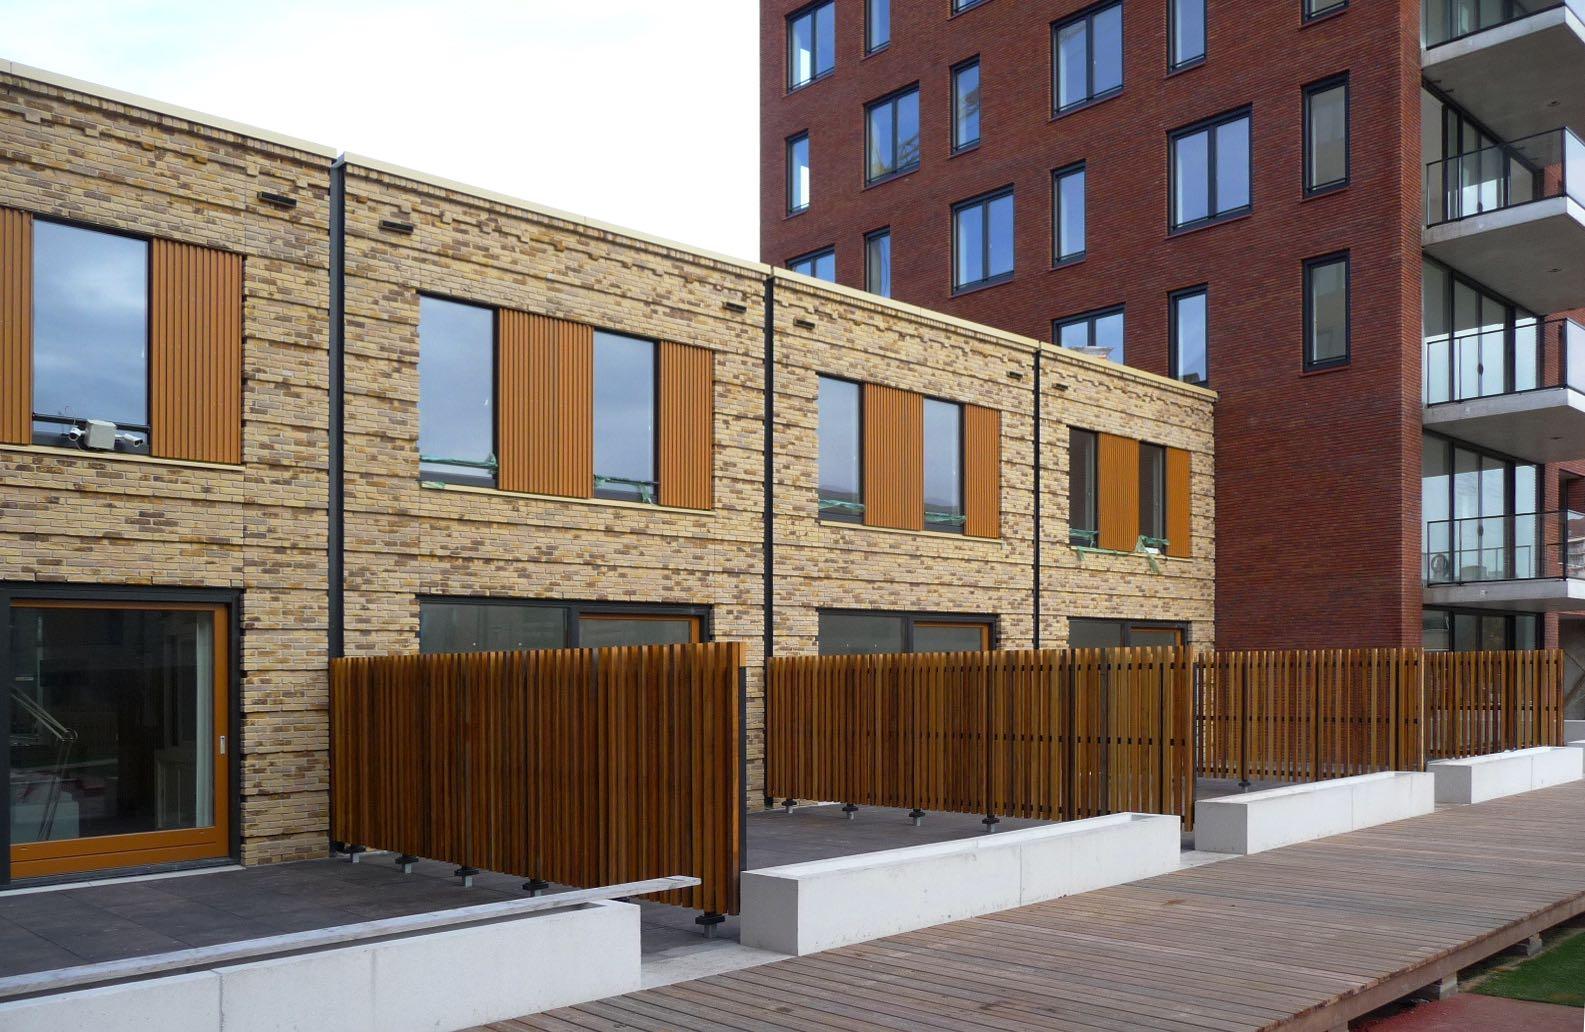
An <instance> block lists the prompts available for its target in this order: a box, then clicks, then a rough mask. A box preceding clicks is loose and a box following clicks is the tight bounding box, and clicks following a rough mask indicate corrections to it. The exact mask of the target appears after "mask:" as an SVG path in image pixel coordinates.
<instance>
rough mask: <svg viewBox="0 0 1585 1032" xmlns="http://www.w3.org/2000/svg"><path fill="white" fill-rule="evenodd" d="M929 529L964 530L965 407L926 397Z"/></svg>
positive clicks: (926, 517)
mask: <svg viewBox="0 0 1585 1032" xmlns="http://www.w3.org/2000/svg"><path fill="white" fill-rule="evenodd" d="M924 407H925V414H924V422H925V529H927V530H944V531H947V532H949V533H955V534H961V533H963V408H962V406H960V405H954V404H953V403H952V402H949V401H937V400H936V399H934V398H926V399H925V406H924Z"/></svg>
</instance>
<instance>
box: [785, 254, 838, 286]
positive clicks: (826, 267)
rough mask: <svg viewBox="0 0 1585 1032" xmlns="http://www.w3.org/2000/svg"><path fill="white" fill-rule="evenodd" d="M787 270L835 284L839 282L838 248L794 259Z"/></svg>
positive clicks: (788, 264)
mask: <svg viewBox="0 0 1585 1032" xmlns="http://www.w3.org/2000/svg"><path fill="white" fill-rule="evenodd" d="M787 268H789V269H791V270H792V271H793V272H801V273H803V274H804V275H805V276H813V277H814V278H815V279H822V280H825V281H826V282H827V283H835V282H836V281H837V252H836V248H834V247H827V248H825V249H824V250H821V251H815V252H813V253H811V254H806V255H804V256H803V257H801V258H794V259H793V260H792V261H790V262H788V263H787Z"/></svg>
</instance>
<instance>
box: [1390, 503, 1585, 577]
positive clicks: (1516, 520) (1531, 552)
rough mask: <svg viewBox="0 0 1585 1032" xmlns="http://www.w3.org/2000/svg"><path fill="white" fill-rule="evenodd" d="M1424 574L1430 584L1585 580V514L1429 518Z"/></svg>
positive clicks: (1564, 511)
mask: <svg viewBox="0 0 1585 1032" xmlns="http://www.w3.org/2000/svg"><path fill="white" fill-rule="evenodd" d="M1421 575H1422V577H1423V579H1424V581H1425V583H1426V584H1468V583H1473V582H1480V581H1515V580H1557V579H1563V578H1568V579H1579V578H1585V514H1581V513H1577V512H1572V511H1569V510H1562V511H1558V512H1530V513H1519V514H1508V515H1503V516H1475V517H1470V518H1468V519H1457V520H1429V521H1427V522H1426V524H1425V552H1424V556H1423V562H1422V570H1421Z"/></svg>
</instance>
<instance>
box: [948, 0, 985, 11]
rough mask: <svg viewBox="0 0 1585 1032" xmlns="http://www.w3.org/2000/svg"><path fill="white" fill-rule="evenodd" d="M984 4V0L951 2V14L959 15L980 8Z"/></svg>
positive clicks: (955, 0) (953, 0) (957, 0)
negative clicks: (972, 8)
mask: <svg viewBox="0 0 1585 1032" xmlns="http://www.w3.org/2000/svg"><path fill="white" fill-rule="evenodd" d="M984 2H985V0H952V13H953V14H960V13H962V12H963V11H967V10H968V9H969V8H971V7H978V6H980V5H981V4H983V3H984Z"/></svg>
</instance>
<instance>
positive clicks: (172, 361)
mask: <svg viewBox="0 0 1585 1032" xmlns="http://www.w3.org/2000/svg"><path fill="white" fill-rule="evenodd" d="M151 263H152V276H151V282H150V295H151V298H152V304H151V306H150V312H149V316H150V318H149V387H150V390H149V426H150V441H149V443H150V450H151V451H152V452H153V453H154V454H155V455H159V456H161V457H163V458H170V459H191V460H194V461H198V462H228V463H237V462H241V461H242V257H241V256H240V255H235V254H228V253H226V252H224V251H216V250H214V249H212V248H207V247H197V246H194V245H192V244H181V243H176V242H174V241H170V240H155V241H154V245H153V252H152V255H151Z"/></svg>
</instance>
